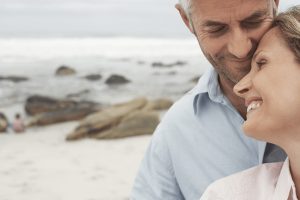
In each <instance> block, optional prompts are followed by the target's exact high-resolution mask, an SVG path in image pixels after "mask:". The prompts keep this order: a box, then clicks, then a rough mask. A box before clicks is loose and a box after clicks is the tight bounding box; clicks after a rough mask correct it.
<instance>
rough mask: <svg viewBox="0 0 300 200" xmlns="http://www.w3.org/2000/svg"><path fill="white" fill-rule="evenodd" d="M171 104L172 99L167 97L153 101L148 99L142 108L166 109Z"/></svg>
mask: <svg viewBox="0 0 300 200" xmlns="http://www.w3.org/2000/svg"><path fill="white" fill-rule="evenodd" d="M172 104H173V101H171V100H169V99H156V100H153V101H148V103H147V105H146V106H145V107H144V108H143V110H167V109H169V108H170V107H171V106H172Z"/></svg>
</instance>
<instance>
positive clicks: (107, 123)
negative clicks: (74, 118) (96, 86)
mask: <svg viewBox="0 0 300 200" xmlns="http://www.w3.org/2000/svg"><path fill="white" fill-rule="evenodd" d="M146 103H147V100H146V99H145V98H137V99H134V100H132V101H129V102H126V103H122V104H118V105H115V106H111V107H108V108H105V109H103V110H101V111H99V112H96V113H94V114H92V115H89V116H87V117H86V118H85V119H83V120H82V121H81V122H80V124H79V126H78V127H77V128H76V129H75V130H74V131H73V132H72V133H70V134H69V135H68V136H67V138H66V140H77V139H80V138H83V137H86V136H91V135H93V134H98V133H100V132H102V131H104V130H108V129H110V128H112V127H114V126H116V125H118V124H119V123H120V121H121V120H122V119H123V118H124V117H125V116H127V115H128V114H130V113H132V112H134V111H135V110H139V109H141V108H143V107H144V106H145V105H146Z"/></svg>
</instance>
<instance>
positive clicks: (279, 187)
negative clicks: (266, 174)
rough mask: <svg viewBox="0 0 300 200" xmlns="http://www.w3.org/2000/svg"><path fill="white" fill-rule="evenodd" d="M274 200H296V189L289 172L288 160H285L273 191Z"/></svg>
mask: <svg viewBox="0 0 300 200" xmlns="http://www.w3.org/2000/svg"><path fill="white" fill-rule="evenodd" d="M273 199H274V200H298V199H297V195H296V188H295V184H294V181H293V179H292V176H291V172H290V165H289V159H288V158H287V159H286V160H285V161H284V163H283V165H282V168H281V171H280V174H279V177H278V181H277V184H276V187H275V191H274V198H273Z"/></svg>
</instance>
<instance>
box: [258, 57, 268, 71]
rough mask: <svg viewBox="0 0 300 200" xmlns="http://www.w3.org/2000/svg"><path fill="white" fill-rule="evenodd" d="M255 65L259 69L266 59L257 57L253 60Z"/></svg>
mask: <svg viewBox="0 0 300 200" xmlns="http://www.w3.org/2000/svg"><path fill="white" fill-rule="evenodd" d="M255 63H256V66H257V67H258V68H259V69H261V68H262V67H264V66H265V65H266V64H267V60H266V59H257V60H256V61H255Z"/></svg>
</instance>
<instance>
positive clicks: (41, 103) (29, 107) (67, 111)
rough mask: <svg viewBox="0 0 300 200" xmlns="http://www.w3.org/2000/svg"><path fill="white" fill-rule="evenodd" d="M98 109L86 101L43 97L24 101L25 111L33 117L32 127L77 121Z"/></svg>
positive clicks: (98, 106)
mask: <svg viewBox="0 0 300 200" xmlns="http://www.w3.org/2000/svg"><path fill="white" fill-rule="evenodd" d="M99 109H100V105H99V104H97V103H94V102H87V101H79V102H77V101H72V100H58V99H54V98H50V97H45V96H38V95H35V96H31V97H29V98H28V99H27V100H26V104H25V111H26V112H27V113H28V114H29V115H35V117H34V118H33V119H32V120H31V121H30V122H29V124H30V125H31V126H33V125H48V124H54V123H58V122H65V121H71V120H79V119H82V118H84V117H86V116H87V115H89V114H91V113H94V112H95V111H98V110H99Z"/></svg>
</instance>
